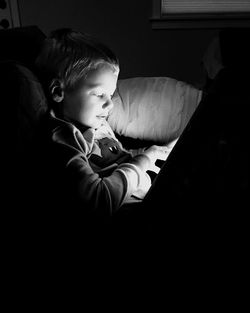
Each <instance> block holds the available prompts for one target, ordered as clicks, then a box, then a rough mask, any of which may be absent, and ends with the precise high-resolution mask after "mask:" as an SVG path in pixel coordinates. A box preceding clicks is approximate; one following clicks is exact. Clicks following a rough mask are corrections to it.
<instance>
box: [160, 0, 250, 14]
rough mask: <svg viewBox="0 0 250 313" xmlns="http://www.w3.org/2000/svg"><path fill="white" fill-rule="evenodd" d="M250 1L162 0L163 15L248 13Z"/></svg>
mask: <svg viewBox="0 0 250 313" xmlns="http://www.w3.org/2000/svg"><path fill="white" fill-rule="evenodd" d="M247 12H250V0H161V14H162V15H168V14H185V13H191V14H193V13H247Z"/></svg>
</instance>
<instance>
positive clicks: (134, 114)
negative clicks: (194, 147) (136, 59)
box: [108, 77, 202, 143]
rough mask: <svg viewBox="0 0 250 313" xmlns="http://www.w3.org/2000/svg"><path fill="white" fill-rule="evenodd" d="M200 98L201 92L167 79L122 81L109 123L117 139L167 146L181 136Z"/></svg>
mask: <svg viewBox="0 0 250 313" xmlns="http://www.w3.org/2000/svg"><path fill="white" fill-rule="evenodd" d="M201 96H202V91H201V90H199V89H197V88H195V87H193V86H191V85H189V84H187V83H185V82H182V81H178V80H176V79H173V78H169V77H135V78H128V79H121V80H119V81H118V84H117V93H116V96H115V97H114V99H113V102H114V108H113V110H112V112H111V114H110V116H109V119H108V121H109V123H110V126H111V127H112V129H113V131H115V132H116V133H118V134H119V135H124V136H127V137H131V138H139V139H144V140H154V141H157V142H161V143H167V142H168V141H170V140H172V139H174V138H176V137H178V136H179V135H180V134H181V133H182V131H183V129H184V128H185V126H186V124H187V122H188V121H189V119H190V117H191V116H192V114H193V112H194V111H195V109H196V108H197V106H198V104H199V102H200V99H201Z"/></svg>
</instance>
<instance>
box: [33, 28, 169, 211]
mask: <svg viewBox="0 0 250 313" xmlns="http://www.w3.org/2000/svg"><path fill="white" fill-rule="evenodd" d="M37 67H38V70H39V73H40V75H41V78H42V80H43V82H44V87H45V90H46V92H47V94H48V97H49V112H48V114H47V116H46V118H45V123H44V125H45V126H44V127H43V142H44V143H46V148H43V149H44V150H43V152H44V154H43V161H42V162H44V164H45V162H47V163H46V164H48V165H46V170H47V171H48V172H49V183H50V187H49V188H48V189H49V190H50V193H51V195H53V197H54V198H57V199H58V200H59V198H61V199H60V200H62V201H61V202H62V203H64V204H65V205H66V203H68V204H70V205H71V206H72V204H73V202H72V201H74V203H75V202H77V203H78V205H79V207H80V209H81V210H84V212H85V213H86V214H90V215H91V216H95V217H96V216H99V217H109V216H112V215H113V214H114V213H115V212H116V211H117V210H119V209H120V208H122V207H124V205H126V204H129V203H133V202H140V201H142V199H143V198H144V196H145V194H146V193H147V191H148V190H149V188H150V186H151V179H150V177H149V175H148V174H147V171H149V170H150V171H155V172H157V171H159V168H156V166H155V162H156V160H157V159H160V160H165V159H166V158H167V156H168V154H169V151H170V149H169V148H168V147H164V146H162V147H161V146H156V145H155V146H151V147H149V148H148V149H145V150H144V151H143V152H141V153H140V154H136V152H135V151H134V152H128V151H126V150H125V149H123V147H122V145H121V143H120V142H119V141H118V140H117V138H116V137H115V135H114V133H113V131H112V129H111V127H110V126H109V124H108V122H107V118H108V115H109V112H110V110H111V109H112V107H113V102H112V97H113V95H114V93H115V90H116V84H117V79H118V74H119V63H118V60H117V58H116V56H115V55H114V54H113V53H112V52H111V51H110V49H108V48H107V47H106V46H104V45H103V44H101V43H99V42H97V41H96V40H94V39H93V38H91V37H90V36H88V35H85V34H82V33H80V32H76V31H73V30H71V29H59V30H56V31H54V32H53V33H52V34H51V36H50V37H48V38H47V40H46V41H45V44H44V47H43V49H42V51H41V53H40V55H39V56H38V58H37ZM41 146H42V145H41ZM43 147H44V146H43ZM157 169H158V170H157ZM46 184H47V183H46ZM56 189H57V192H56V191H55V190H56ZM56 201H57V200H56ZM58 203H59V202H58Z"/></svg>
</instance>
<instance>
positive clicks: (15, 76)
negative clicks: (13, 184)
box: [0, 61, 47, 152]
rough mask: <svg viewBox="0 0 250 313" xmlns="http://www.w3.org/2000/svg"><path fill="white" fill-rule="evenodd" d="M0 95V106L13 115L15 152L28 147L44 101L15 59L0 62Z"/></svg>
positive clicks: (39, 87) (30, 74) (39, 89)
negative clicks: (11, 111)
mask: <svg viewBox="0 0 250 313" xmlns="http://www.w3.org/2000/svg"><path fill="white" fill-rule="evenodd" d="M0 69H1V95H2V101H3V102H4V107H7V108H10V109H11V110H13V111H14V112H15V113H16V115H17V121H16V122H17V135H18V151H19V152H21V151H20V150H23V151H24V149H25V148H26V147H27V146H29V144H30V142H31V140H32V139H33V137H34V134H35V131H36V127H37V125H38V122H39V120H40V118H41V116H42V115H43V114H44V113H45V112H46V110H47V100H46V97H45V94H44V91H43V88H42V85H41V83H40V82H39V80H38V78H37V77H36V76H35V74H34V73H33V72H32V71H31V70H30V69H29V68H28V67H26V66H24V65H22V64H20V63H16V62H11V61H10V62H3V63H0Z"/></svg>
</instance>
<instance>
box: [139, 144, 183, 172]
mask: <svg viewBox="0 0 250 313" xmlns="http://www.w3.org/2000/svg"><path fill="white" fill-rule="evenodd" d="M178 139H179V138H177V139H175V140H173V141H171V142H170V143H169V144H167V145H166V146H157V145H153V146H151V147H149V148H148V149H146V150H145V151H144V153H143V154H145V155H146V156H147V157H148V158H149V159H150V161H151V162H150V163H151V164H150V168H149V169H148V170H150V171H153V172H155V173H156V174H158V173H159V171H160V168H159V167H158V166H156V165H155V162H156V160H162V161H165V160H166V159H167V157H168V156H169V154H170V152H171V151H172V149H173V147H174V145H175V144H176V142H177V140H178Z"/></svg>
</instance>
